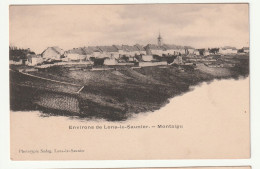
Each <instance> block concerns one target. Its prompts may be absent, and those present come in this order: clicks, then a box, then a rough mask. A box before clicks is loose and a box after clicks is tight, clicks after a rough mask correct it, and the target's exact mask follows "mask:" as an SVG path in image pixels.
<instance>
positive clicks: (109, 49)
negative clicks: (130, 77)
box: [97, 46, 119, 58]
mask: <svg viewBox="0 0 260 169" xmlns="http://www.w3.org/2000/svg"><path fill="white" fill-rule="evenodd" d="M97 49H98V51H99V52H100V53H99V56H98V57H100V58H102V57H108V58H119V52H118V49H117V48H116V47H115V46H97Z"/></svg>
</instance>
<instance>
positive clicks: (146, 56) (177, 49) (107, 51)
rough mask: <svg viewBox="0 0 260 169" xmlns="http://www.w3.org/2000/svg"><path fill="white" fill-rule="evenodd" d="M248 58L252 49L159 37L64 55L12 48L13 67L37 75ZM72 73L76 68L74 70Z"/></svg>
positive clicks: (222, 63)
mask: <svg viewBox="0 0 260 169" xmlns="http://www.w3.org/2000/svg"><path fill="white" fill-rule="evenodd" d="M245 54H249V47H243V48H242V49H236V48H235V47H230V46H225V47H220V48H201V49H195V48H193V47H191V46H179V45H170V44H163V43H162V37H161V35H160V34H159V36H158V38H157V44H147V45H146V46H143V45H139V44H136V45H132V46H130V45H112V46H88V47H79V48H73V49H70V50H67V51H64V50H63V49H61V48H60V47H58V46H53V47H48V48H47V49H45V50H44V51H43V52H42V53H41V54H35V52H33V51H31V50H30V49H20V48H17V47H12V46H11V47H10V64H11V65H27V66H28V67H26V69H22V70H23V71H37V70H38V69H44V68H48V67H51V66H55V65H89V66H90V67H91V68H92V69H93V70H107V69H109V68H108V67H109V66H132V67H133V68H138V67H146V66H162V65H172V64H175V65H194V66H196V65H199V64H203V65H205V66H207V67H234V66H235V64H236V62H235V61H232V59H230V58H232V57H233V56H237V55H245ZM71 69H73V68H71Z"/></svg>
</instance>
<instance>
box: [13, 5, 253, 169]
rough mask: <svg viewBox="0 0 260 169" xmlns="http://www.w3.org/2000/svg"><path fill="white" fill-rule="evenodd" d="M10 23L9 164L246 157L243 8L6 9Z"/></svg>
mask: <svg viewBox="0 0 260 169" xmlns="http://www.w3.org/2000/svg"><path fill="white" fill-rule="evenodd" d="M9 24H10V25H9V37H10V38H9V39H10V42H9V72H10V154H11V157H10V158H11V159H12V160H156V159H158V160H159V159H161V160H164V159H165V160H167V159H243V158H250V109H249V105H250V104H249V103H250V102H249V77H250V76H249V56H250V45H249V4H248V3H237V4H236V3H232V4H229V3H226V4H223V3H222V4H217V3H215V4H127V5H126V4H124V5H119V4H112V5H111V4H110V5H105V4H103V5H10V7H9ZM227 168H230V167H227ZM240 169H241V168H240ZM243 169H244V168H243Z"/></svg>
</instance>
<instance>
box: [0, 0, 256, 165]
mask: <svg viewBox="0 0 260 169" xmlns="http://www.w3.org/2000/svg"><path fill="white" fill-rule="evenodd" d="M245 2H248V3H250V81H251V83H250V90H251V103H250V104H251V107H250V109H251V150H252V151H251V159H241V160H149V161H146V160H132V161H129V160H126V161H121V160H120V161H11V160H10V158H9V157H10V154H9V147H10V134H9V129H10V127H9V126H10V125H9V124H10V123H9V122H10V120H9V87H8V86H9V84H8V82H9V64H8V45H9V36H8V29H9V27H8V25H9V24H8V22H9V17H8V16H9V5H10V4H113V3H116V4H122V3H126V4H132V3H245ZM259 11H260V1H257V0H221V1H216V0H194V1H191V0H175V1H170V0H160V1H159V0H138V1H137V0H132V1H130V0H125V1H124V2H122V0H121V1H120V0H114V1H111V0H110V1H105V0H103V1H102V0H95V1H91V0H73V1H72V0H9V1H8V0H0V44H1V45H0V49H1V50H0V55H1V56H0V58H1V60H0V75H1V76H0V77H1V83H0V85H1V87H0V94H1V97H0V99H1V101H0V110H1V111H0V169H9V168H26V169H31V168H33V169H35V168H114V167H117V168H120V167H121V168H126V167H182V166H184V167H186V166H252V168H253V169H259V168H260V132H259V131H258V129H260V108H259V105H260V98H259V96H260V91H259V86H260V75H259V73H260V71H259V70H260V65H259V64H260V52H259V51H260V49H259V47H258V44H259V43H257V42H258V41H259V31H260V23H259V16H260V12H259Z"/></svg>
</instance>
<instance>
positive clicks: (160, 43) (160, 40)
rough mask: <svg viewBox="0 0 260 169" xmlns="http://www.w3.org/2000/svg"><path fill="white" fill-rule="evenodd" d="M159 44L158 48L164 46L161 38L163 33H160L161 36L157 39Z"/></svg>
mask: <svg viewBox="0 0 260 169" xmlns="http://www.w3.org/2000/svg"><path fill="white" fill-rule="evenodd" d="M157 43H158V46H162V37H161V33H160V32H159V36H158V38H157Z"/></svg>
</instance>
